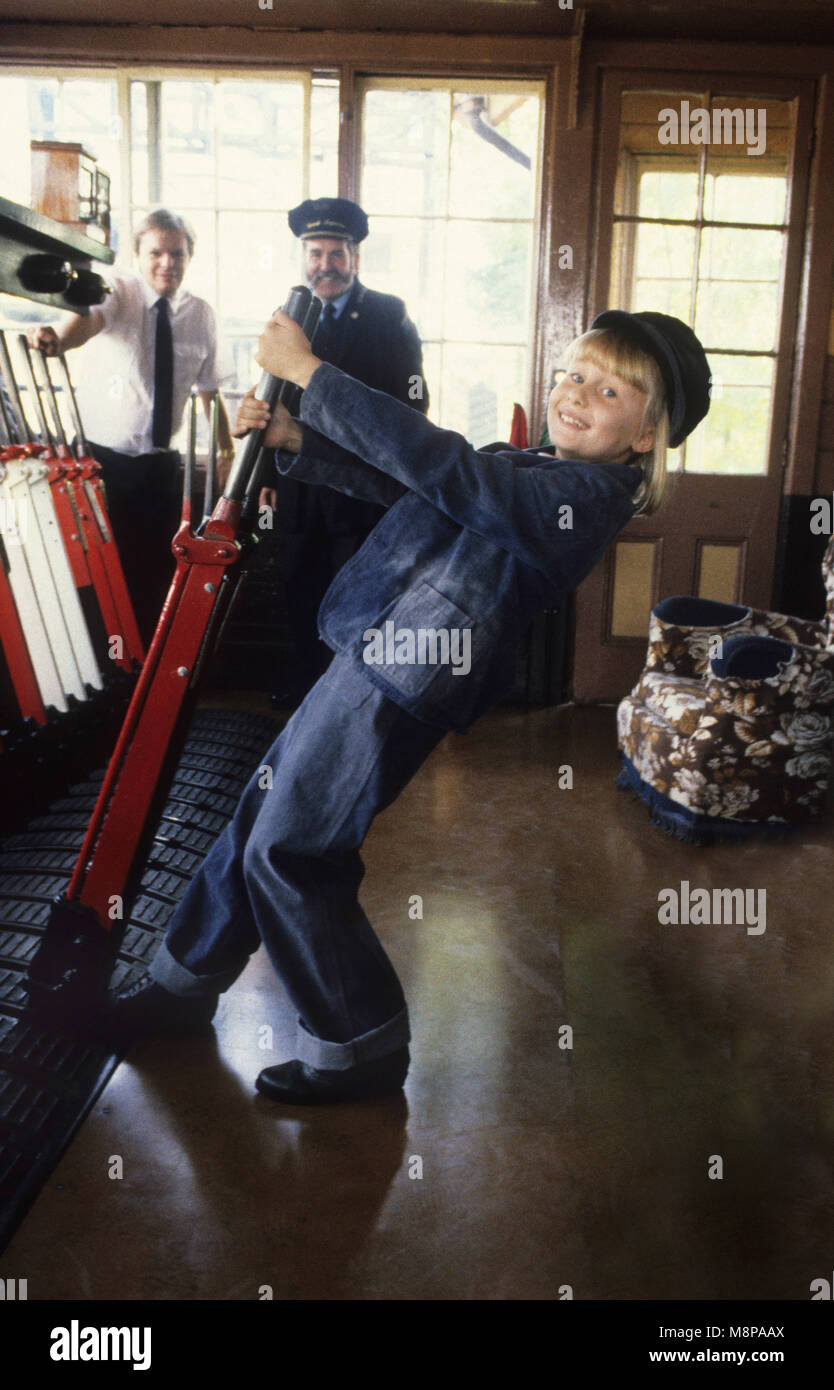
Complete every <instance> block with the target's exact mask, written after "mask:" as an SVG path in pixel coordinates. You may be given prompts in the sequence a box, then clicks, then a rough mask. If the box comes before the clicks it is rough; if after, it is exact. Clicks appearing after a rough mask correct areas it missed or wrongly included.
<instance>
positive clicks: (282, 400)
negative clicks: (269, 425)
mask: <svg viewBox="0 0 834 1390" xmlns="http://www.w3.org/2000/svg"><path fill="white" fill-rule="evenodd" d="M283 312H284V313H285V314H288V315H289V317H290V318H291V319H292V320H293V321H294V322H295V323H297V324H299V325H300V326H301V328H302V329H303V331H304V334H305V336H306V337H307V338H308V339H310V338H312V336H313V333H314V331H315V328H316V324H317V323H318V318H319V314H320V313H321V300H319V299H316V298H315V296H314V295H312V294H311V293H310V291H309V290H308V289H307V287H306V285H296V286H295V288H294V289H292V290H290V293H289V297H288V299H287V302H286V304H285V305H284V306H283ZM295 392H296V387H295V386H294V385H293V383H292V382H291V381H284V380H281V379H280V378H279V377H275V376H272V375H271V374H270V373H269V372H264V373H263V374H262V376H261V379H260V381H259V382H258V386H257V389H256V391H255V397H256V399H257V400H259V401H263V402H265V404H266V405H268V406H269V409H270V411H273V410H274V409H275V407H276V405H287V404H288V403H289V402H290V400H291V399H292V397H293V396H294V395H295ZM265 433H266V427H264V428H263V429H259V430H253V431H252V432H251V434H249V435H247V438H246V445H245V447H244V449H243V452H242V453H241V454H240V455H239V457H238V458H237V459H236V460H235V462H234V464H233V465H232V469H231V472H230V473H229V477H228V480H227V482H226V487H225V489H224V492H223V497H222V498H221V500H220V502H219V503H218V509H216V510H219V509H220V508H224V517H223V519H224V520H225V519H226V508H225V506H224V504H227V505H230V506H234V507H236V508H237V509H238V511H237V513H236V514H237V515H239V509H240V506H241V504H242V502H243V500H244V498H247V499H249V504H250V506H251V505H252V501H253V500H254V501H255V502H256V501H257V497H258V493H259V491H260V473H261V466H262V463H261V454H262V450H263V439H264V435H265ZM215 514H216V513H215Z"/></svg>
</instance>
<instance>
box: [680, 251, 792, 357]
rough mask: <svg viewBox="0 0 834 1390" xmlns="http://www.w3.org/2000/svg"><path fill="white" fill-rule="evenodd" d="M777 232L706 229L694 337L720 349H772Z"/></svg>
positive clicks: (777, 275)
mask: <svg viewBox="0 0 834 1390" xmlns="http://www.w3.org/2000/svg"><path fill="white" fill-rule="evenodd" d="M783 241H784V238H783V234H782V233H781V232H751V231H735V230H732V229H730V228H727V229H726V230H724V229H717V228H710V227H706V228H705V229H704V232H703V239H702V242H701V257H700V267H699V269H700V274H699V280H698V307H697V313H696V316H695V332H696V333H697V334H698V336H699V338H701V339H702V340H703V342H704V343H706V344H715V345H716V346H718V347H731V348H756V349H757V350H759V351H763V352H768V351H772V350H773V349H775V347H776V333H777V329H778V324H779V280H780V275H781V269H782V254H783Z"/></svg>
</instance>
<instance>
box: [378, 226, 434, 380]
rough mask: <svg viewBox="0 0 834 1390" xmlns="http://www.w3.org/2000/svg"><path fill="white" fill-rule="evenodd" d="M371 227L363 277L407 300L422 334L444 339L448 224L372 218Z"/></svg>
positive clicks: (410, 313)
mask: <svg viewBox="0 0 834 1390" xmlns="http://www.w3.org/2000/svg"><path fill="white" fill-rule="evenodd" d="M370 227H371V231H370V236H369V237H368V240H367V241H365V242H363V243H362V261H361V266H360V273H361V276H362V278H363V280H365V279H366V280H367V282H368V284H369V285H372V286H373V288H374V289H375V290H381V291H382V293H383V294H396V295H399V297H400V299H404V300H405V303H406V308H407V309H408V312H409V315H410V317H411V318H412V319H413V320H414V322H415V324H416V325H417V329H418V331H419V333H420V336H421V337H423V338H441V337H442V336H443V295H442V293H441V287H442V285H443V261H444V250H445V243H446V227H447V223H446V222H445V220H441V219H440V218H425V219H424V218H416V217H415V218H407V217H372V218H371V219H370ZM433 401H434V397H432V402H433Z"/></svg>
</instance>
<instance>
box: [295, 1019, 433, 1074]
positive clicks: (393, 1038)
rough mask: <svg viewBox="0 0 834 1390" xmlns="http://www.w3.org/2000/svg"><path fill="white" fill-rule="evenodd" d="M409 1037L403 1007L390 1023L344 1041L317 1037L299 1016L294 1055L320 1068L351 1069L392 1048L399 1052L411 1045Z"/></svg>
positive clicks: (383, 1055) (323, 1069)
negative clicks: (332, 1040) (330, 1040)
mask: <svg viewBox="0 0 834 1390" xmlns="http://www.w3.org/2000/svg"><path fill="white" fill-rule="evenodd" d="M410 1038H411V1031H410V1029H409V1026H408V1012H407V1010H406V1009H401V1010H400V1012H399V1013H398V1014H395V1015H394V1017H393V1018H389V1020H388V1022H387V1023H381V1024H380V1026H379V1027H378V1028H373V1029H371V1031H370V1033H362V1034H361V1035H360V1036H359V1037H358V1038H351V1040H350V1042H344V1043H338V1042H328V1041H327V1040H326V1039H325V1038H317V1037H316V1035H315V1034H314V1033H311V1032H310V1030H309V1029H308V1028H306V1027H305V1026H304V1024H303V1022H302V1021H301V1019H299V1020H298V1033H297V1036H296V1054H295V1055H296V1057H297V1058H298V1060H299V1061H300V1062H306V1063H307V1065H308V1066H309V1067H315V1068H316V1070H317V1071H348V1070H349V1069H350V1068H351V1067H357V1066H359V1064H360V1063H361V1062H373V1061H375V1060H376V1058H377V1057H386V1056H387V1055H388V1053H389V1052H398V1051H399V1050H400V1048H402V1047H406V1046H407V1045H408V1042H409V1040H410Z"/></svg>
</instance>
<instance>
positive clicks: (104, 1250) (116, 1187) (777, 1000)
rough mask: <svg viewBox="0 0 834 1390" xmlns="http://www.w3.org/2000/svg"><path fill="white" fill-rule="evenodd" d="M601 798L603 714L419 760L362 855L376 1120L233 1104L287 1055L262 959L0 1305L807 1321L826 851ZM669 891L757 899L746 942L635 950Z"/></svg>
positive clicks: (88, 1133)
mask: <svg viewBox="0 0 834 1390" xmlns="http://www.w3.org/2000/svg"><path fill="white" fill-rule="evenodd" d="M616 770H617V766H616V756H615V744H614V713H613V710H610V709H580V710H572V709H561V710H540V711H533V712H516V711H513V710H507V709H502V710H500V711H497V712H495V713H493V714H492V715H490V716H488V717H487V718H486V719H484V720H482V721H481V722H480V723H479V724H478V725H476V727H475V728H474V729H473V730H472V731H471V732H470V733H469V734H468V735H467V736H466V737H464V738H456V737H449V738H447V739H446V740H444V742H443V743H442V744H441V745H440V747H439V748H438V750H437V751H436V753H435V754H434V755H433V756H432V758H431V760H430V761H429V762H428V763H427V765H426V766H425V767H424V769H423V770H422V772H421V773H420V774H419V775H418V777H417V778H416V779H415V780H414V782H413V783H412V784H411V785H410V787H409V788H408V789H407V790H406V792H405V793H404V794H403V796H402V797H401V798H400V800H399V801H398V802H397V803H396V804H395V805H394V806H393V807H391V808H390V809H389V810H388V811H387V812H386V813H385V814H384V815H383V816H382V817H381V818H380V819H379V821H378V822H377V823H376V825H375V826H374V828H373V830H372V832H371V835H370V837H369V840H368V842H367V845H366V856H365V857H366V863H367V867H368V874H367V877H366V880H365V885H364V890H363V900H364V902H365V905H366V908H367V910H368V912H369V915H370V916H371V919H372V920H373V921H374V923H375V924H376V925H377V927H378V930H379V933H380V935H381V937H382V939H383V940H384V942H385V944H386V946H387V948H388V950H389V952H390V954H391V956H392V958H393V960H394V962H395V964H396V965H397V967H398V969H399V971H400V973H401V976H402V978H403V981H404V984H405V987H406V993H407V995H408V998H409V1001H410V1007H411V1018H412V1031H413V1034H414V1041H413V1046H412V1056H413V1062H412V1069H411V1073H410V1075H409V1079H408V1082H407V1085H406V1091H405V1095H404V1098H402V1099H398V1100H395V1101H380V1102H374V1103H366V1104H364V1105H355V1106H349V1107H342V1108H339V1107H334V1108H329V1109H327V1110H322V1111H318V1112H310V1113H307V1112H304V1111H301V1110H298V1109H292V1110H285V1109H283V1108H281V1107H279V1106H277V1105H275V1104H273V1103H271V1102H269V1101H267V1100H265V1099H263V1098H261V1097H257V1098H256V1097H255V1094H254V1091H253V1081H254V1078H255V1076H256V1074H257V1072H258V1071H259V1070H260V1068H261V1067H263V1066H265V1065H266V1066H268V1065H271V1064H273V1063H275V1062H278V1061H281V1060H283V1059H284V1058H285V1057H287V1056H290V1055H292V1040H293V1034H294V1021H293V1019H292V1017H291V1015H290V1011H289V1008H288V1005H287V1003H286V1001H285V999H284V998H283V997H282V993H281V990H280V986H279V985H278V983H277V980H276V977H275V975H274V973H273V971H272V969H271V967H270V966H269V963H268V961H267V960H266V959H265V957H264V955H263V953H260V955H258V956H256V957H255V958H254V959H253V961H252V963H251V964H250V966H249V968H248V970H247V971H246V972H245V973H244V975H243V976H242V977H241V978H240V980H239V981H238V982H237V984H236V985H235V986H234V988H233V989H232V990H231V991H229V993H228V994H227V995H225V996H224V998H223V1000H222V1001H221V1008H220V1011H219V1013H218V1016H217V1023H216V1035H215V1037H214V1038H211V1039H206V1040H202V1039H201V1040H190V1041H188V1042H184V1043H176V1044H174V1043H163V1042H153V1043H145V1044H142V1045H141V1046H137V1047H136V1048H135V1049H134V1051H133V1052H132V1053H131V1054H130V1056H129V1057H128V1059H127V1060H126V1061H125V1062H123V1064H122V1065H121V1066H120V1067H119V1069H118V1071H117V1072H116V1073H115V1076H114V1077H113V1079H112V1081H111V1083H110V1084H109V1085H108V1087H107V1089H106V1090H105V1092H104V1093H103V1094H102V1096H101V1097H100V1098H99V1100H98V1102H97V1103H96V1105H95V1106H94V1108H93V1110H92V1111H91V1113H90V1115H89V1116H88V1118H87V1120H86V1121H85V1123H84V1125H83V1127H82V1128H81V1130H80V1131H79V1133H78V1134H77V1136H76V1138H75V1140H74V1142H73V1143H72V1145H71V1146H70V1148H69V1150H68V1151H67V1153H66V1154H65V1155H64V1158H63V1160H62V1161H61V1163H60V1165H59V1167H58V1168H57V1169H56V1171H55V1173H54V1174H53V1176H52V1178H51V1179H50V1181H49V1182H48V1184H47V1186H46V1187H45V1189H44V1190H43V1192H42V1193H41V1195H40V1197H39V1198H38V1200H37V1201H36V1203H35V1204H34V1206H33V1207H32V1209H31V1211H30V1212H29V1214H28V1216H27V1218H26V1219H25V1221H24V1222H23V1224H22V1225H21V1227H20V1228H19V1230H18V1231H17V1233H16V1235H15V1236H14V1238H13V1240H12V1241H11V1243H10V1244H9V1246H8V1247H7V1249H6V1251H5V1253H4V1255H3V1267H4V1272H5V1273H7V1274H9V1275H15V1276H16V1277H18V1278H26V1279H27V1280H28V1296H29V1299H30V1300H31V1299H97V1298H116V1299H176V1300H196V1299H217V1300H230V1299H231V1300H244V1299H258V1298H259V1297H263V1296H265V1294H266V1292H267V1289H268V1290H269V1292H270V1293H271V1296H272V1297H274V1298H276V1299H352V1300H356V1299H360V1300H376V1299H385V1300H430V1299H431V1300H436V1299H450V1300H472V1299H491V1300H508V1299H519V1300H529V1299H548V1300H554V1299H559V1298H562V1297H565V1296H566V1295H567V1294H568V1293H572V1296H573V1297H574V1298H575V1299H610V1300H638V1299H649V1298H659V1299H696V1298H705V1299H796V1300H807V1299H808V1298H809V1286H810V1283H811V1281H812V1280H814V1279H816V1278H820V1277H823V1278H830V1277H831V1265H832V1250H834V1184H833V1183H832V1176H834V1174H833V1173H832V1169H834V1029H832V1001H833V1000H834V963H832V962H834V952H832V949H831V932H832V916H834V914H832V911H831V897H832V895H834V875H833V874H832V852H831V847H832V830H833V828H834V827H832V819H834V818H832V817H831V816H829V819H828V821H827V823H826V826H825V827H822V828H820V829H818V830H814V831H813V832H809V833H802V834H800V835H798V836H797V837H796V838H794V839H793V840H789V841H787V842H772V841H762V842H757V843H748V844H746V845H744V846H742V847H740V848H736V847H732V848H730V847H720V848H712V849H696V848H692V847H688V846H686V845H683V844H681V843H679V842H678V841H676V840H673V839H670V838H667V837H666V836H665V835H664V834H662V832H660V831H658V830H655V829H653V828H652V827H651V826H650V825H649V823H648V819H647V817H646V813H645V811H644V810H643V808H642V807H641V806H640V805H639V804H638V803H637V802H635V801H633V800H632V799H631V798H630V796H628V795H627V794H625V793H623V792H620V791H617V790H616V788H615V786H614V776H615V773H616ZM571 781H572V785H568V783H570V782H571ZM560 784H561V785H560ZM683 881H687V882H688V883H689V885H690V888H691V889H692V890H694V889H695V888H697V887H706V888H709V889H712V888H714V887H720V888H739V887H740V888H749V889H753V890H756V891H757V892H758V890H764V891H765V892H766V900H765V901H766V912H767V916H766V929H765V930H764V931H763V932H758V933H755V932H752V931H750V930H748V928H747V927H746V926H745V925H742V924H716V925H691V924H690V925H678V926H673V925H665V924H661V922H659V920H658V893H659V892H660V891H661V890H663V889H669V888H674V889H675V890H676V891H685V890H681V884H682V883H683ZM417 898H419V900H421V903H422V917H418V916H416V915H415V914H416V913H417V912H418V911H419V908H420V904H419V902H417V901H416V899H417ZM756 901H757V903H761V902H762V899H761V897H757V899H756ZM410 914H411V915H410ZM116 1158H120V1159H121V1171H122V1174H123V1175H122V1176H121V1177H115V1176H110V1174H111V1173H116V1172H118V1171H119V1164H118V1163H116V1162H115V1161H114V1160H115V1159H116Z"/></svg>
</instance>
